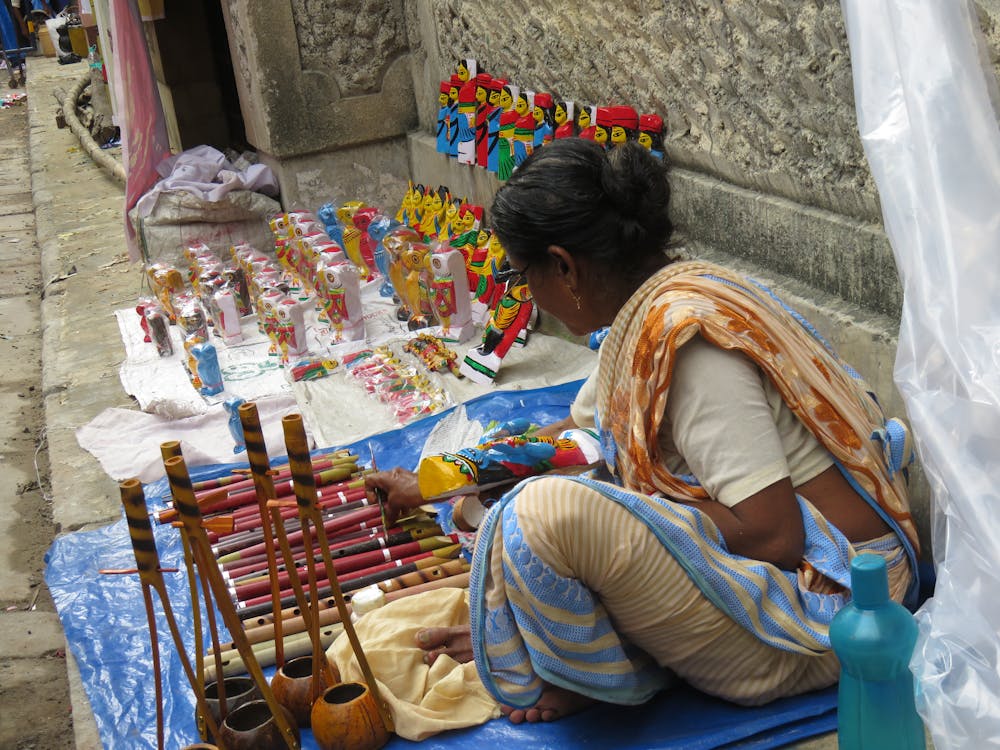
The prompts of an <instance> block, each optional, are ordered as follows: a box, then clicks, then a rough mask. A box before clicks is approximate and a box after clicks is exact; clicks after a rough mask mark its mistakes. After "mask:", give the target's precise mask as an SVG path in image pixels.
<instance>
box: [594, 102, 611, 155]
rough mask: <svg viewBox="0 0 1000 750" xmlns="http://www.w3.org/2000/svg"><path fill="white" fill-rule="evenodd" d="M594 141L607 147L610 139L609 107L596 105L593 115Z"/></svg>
mask: <svg viewBox="0 0 1000 750" xmlns="http://www.w3.org/2000/svg"><path fill="white" fill-rule="evenodd" d="M593 140H594V142H595V143H597V144H599V145H601V146H603V147H604V148H607V147H608V145H609V144H610V141H611V108H610V107H598V108H597V112H596V113H595V116H594V139H593Z"/></svg>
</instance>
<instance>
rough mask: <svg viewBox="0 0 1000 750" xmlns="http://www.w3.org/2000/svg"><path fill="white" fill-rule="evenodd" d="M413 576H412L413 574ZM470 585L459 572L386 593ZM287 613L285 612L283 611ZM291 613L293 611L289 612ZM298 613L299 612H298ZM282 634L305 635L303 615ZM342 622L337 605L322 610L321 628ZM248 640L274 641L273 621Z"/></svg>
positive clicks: (288, 620)
mask: <svg viewBox="0 0 1000 750" xmlns="http://www.w3.org/2000/svg"><path fill="white" fill-rule="evenodd" d="M411 575H412V574H411ZM468 585H469V573H468V572H467V571H466V572H457V573H454V574H452V575H447V576H444V577H439V578H434V579H431V580H427V581H423V582H421V583H419V584H417V585H415V586H409V587H406V588H397V589H393V590H392V591H390V592H388V593H386V596H385V599H386V601H387V602H389V601H395V600H396V599H402V598H403V597H406V596H412V595H413V594H419V593H421V592H424V591H431V590H433V589H439V588H456V589H464V588H468ZM283 611H285V610H283ZM287 611H288V612H291V611H292V610H287ZM296 611H297V610H296ZM283 619H284V621H283V623H282V626H281V627H282V632H283V633H284V634H285V636H286V637H287V636H288V635H290V634H293V633H303V632H305V630H306V627H307V625H306V622H305V618H304V617H302V615H296V616H289V617H285V618H283ZM338 622H340V611H339V610H338V609H337V608H336V605H333V606H330V607H326V608H323V609H320V612H319V624H320V626H321V627H325V626H327V625H333V624H335V623H338ZM246 636H247V640H248V641H250V643H262V642H264V641H270V640H274V637H275V636H274V623H273V621H268V622H266V623H264V624H262V625H257V626H255V627H251V628H247V630H246ZM233 648H235V646H233V644H232V642H230V643H223V644H222V649H223V651H227V650H231V649H233Z"/></svg>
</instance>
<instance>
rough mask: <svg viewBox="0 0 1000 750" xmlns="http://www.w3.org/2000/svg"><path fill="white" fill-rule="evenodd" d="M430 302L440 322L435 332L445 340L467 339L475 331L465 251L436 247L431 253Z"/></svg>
mask: <svg viewBox="0 0 1000 750" xmlns="http://www.w3.org/2000/svg"><path fill="white" fill-rule="evenodd" d="M430 264H431V274H432V281H431V289H430V296H431V303H432V306H433V309H434V314H435V316H436V317H437V319H438V323H440V325H439V326H438V328H437V329H436V330H435V335H436V336H438V337H439V338H442V339H444V340H446V341H457V342H463V341H467V340H468V339H469V338H471V337H472V334H473V333H474V332H475V326H474V325H473V323H472V309H471V307H470V305H469V279H468V277H467V276H466V266H465V259H464V258H463V257H462V253H460V252H459V251H457V250H452V249H451V248H448V249H444V248H443V247H441V248H437V249H435V250H434V252H432V253H431V257H430Z"/></svg>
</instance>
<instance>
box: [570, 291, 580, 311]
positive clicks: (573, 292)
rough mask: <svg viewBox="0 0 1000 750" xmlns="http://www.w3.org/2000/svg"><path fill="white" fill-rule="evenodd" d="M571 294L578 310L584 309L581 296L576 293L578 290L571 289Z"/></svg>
mask: <svg viewBox="0 0 1000 750" xmlns="http://www.w3.org/2000/svg"><path fill="white" fill-rule="evenodd" d="M569 293H570V294H572V295H573V301H574V302H576V309H577V310H582V309H583V308H582V307H581V306H580V295H579V294H577V293H576V289H570V290H569Z"/></svg>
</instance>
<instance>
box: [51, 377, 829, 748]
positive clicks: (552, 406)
mask: <svg viewBox="0 0 1000 750" xmlns="http://www.w3.org/2000/svg"><path fill="white" fill-rule="evenodd" d="M580 384H581V381H577V382H575V383H569V384H566V385H560V386H553V387H550V388H541V389H537V390H525V391H508V392H494V393H492V394H489V395H487V396H484V397H481V398H478V399H475V400H473V401H471V402H467V403H466V405H465V408H466V412H467V414H468V417H469V418H470V419H473V420H477V421H478V422H480V423H481V424H484V425H485V424H487V423H488V422H490V421H491V420H493V419H501V420H505V419H514V418H518V417H527V418H531V419H533V420H535V421H539V422H543V423H544V422H550V421H555V420H558V419H561V418H563V417H565V416H566V414H567V413H568V411H569V404H570V402H571V401H572V399H573V397H574V396H575V394H576V391H577V390H578V388H579V386H580ZM448 414H450V412H449V413H447V414H439V415H434V416H432V417H428V418H426V419H423V420H420V421H418V422H415V423H413V424H411V425H408V426H407V427H404V428H401V429H399V430H393V431H391V432H385V433H382V434H380V435H376V436H375V437H373V438H371V444H372V447H373V449H374V451H375V454H376V456H377V458H378V462H379V465H380V466H382V467H383V468H388V467H391V466H407V467H409V468H414V466H415V464H416V461H417V457H418V456H419V455H420V453H421V448H422V447H424V444H425V442H426V441H427V438H428V436H429V435H430V433H431V432H432V429H433V428H434V427H436V426H437V425H439V424H440V423H441V422H442V421H444V420H445V419H446V418H447V416H448ZM442 427H447V425H442ZM368 443H369V441H368V440H362V441H359V442H358V443H355V444H354V445H351V446H347V447H350V448H352V449H353V450H354V451H355V452H356V453H358V455H360V456H362V457H363V458H365V459H367V455H368ZM236 466H237V464H226V465H220V466H215V467H198V468H197V469H194V470H192V477H193V478H194V479H205V478H208V477H209V476H213V475H219V474H223V473H228V472H229V471H231V470H232V469H233V468H235V467H236ZM145 489H146V497H147V502H148V504H149V507H150V510H151V511H152V510H156V509H158V508H161V507H163V505H164V504H165V498H166V494H167V492H168V490H167V486H166V482H165V481H164V480H161V481H159V482H154V483H152V484H149V485H147V486H146V488H145ZM154 533H155V535H156V542H157V548H158V550H159V553H160V558H161V563H162V565H163V566H164V567H167V566H179V567H183V557H182V552H181V548H180V536H179V534H177V533H176V530H175V529H172V528H170V527H169V526H158V525H156V524H154ZM134 562H135V561H134V557H133V556H132V548H131V544H130V542H129V538H128V530H127V527H126V524H125V522H124V521H119V522H118V523H115V524H112V525H111V526H108V527H105V528H103V529H98V530H96V531H88V532H78V533H75V534H69V535H67V536H64V537H60V538H59V539H57V540H56V542H55V543H54V544H53V545H52V548H51V549H50V550H49V554H48V556H47V568H46V574H45V577H46V582H47V583H48V585H49V588H50V589H51V591H52V595H53V598H54V599H55V602H56V607H57V609H58V611H59V616H60V618H61V620H62V623H63V628H64V630H65V632H66V638H67V641H68V643H69V646H70V648H71V649H72V651H73V655H74V657H75V658H76V661H77V664H78V665H79V668H80V675H81V678H82V680H83V685H84V688H85V689H86V691H87V697H88V698H89V700H90V704H91V708H92V709H93V713H94V716H95V718H96V720H97V726H98V730H99V731H100V735H101V741H102V743H103V745H104V747H106V748H114V750H154V748H155V747H156V706H155V701H154V694H153V680H152V665H151V658H150V649H149V640H148V633H147V628H146V616H145V613H144V609H143V604H142V595H141V589H140V585H139V581H138V579H137V577H136V576H102V575H100V574H99V573H98V572H97V571H98V570H99V569H101V568H128V567H132V566H133V565H134ZM164 578H165V579H166V583H167V586H168V589H169V595H170V599H171V603H172V606H173V609H174V612H175V614H176V615H177V616H178V618H179V619H181V620H182V622H181V630H182V631H183V632H184V633H185V634H186V638H187V650H188V652H189V653H191V651H192V642H191V641H192V640H193V637H192V635H191V632H192V628H191V623H190V617H189V616H188V615H187V614H186V612H187V610H188V608H189V599H188V594H187V588H186V583H185V576H184V574H183V573H177V574H165V575H164ZM153 599H154V609H155V610H156V612H157V614H158V616H159V621H158V626H157V629H158V632H159V633H160V641H161V654H162V657H163V661H162V665H163V672H164V678H165V683H166V685H165V690H164V694H165V700H164V704H165V706H164V709H165V717H166V722H165V723H166V747H181V746H183V745H185V744H186V743H188V742H190V741H193V739H194V737H195V726H194V700H193V697H192V696H191V691H190V689H189V688H188V686H187V683H186V680H185V678H184V676H183V674H182V670H181V666H180V661H179V659H178V658H177V655H176V653H175V650H174V647H173V645H172V643H171V642H170V638H169V635H168V631H167V628H166V624H165V622H163V619H162V615H161V614H160V613H161V608H160V603H159V601H158V598H157V596H156V595H155V594H154V595H153ZM265 673H266V674H271V673H273V669H269V670H266V671H265ZM836 702H837V695H836V688H830V689H827V690H822V691H819V692H816V693H809V694H807V695H800V696H795V697H793V698H785V699H782V700H778V701H775V702H773V703H770V704H768V705H766V706H760V707H755V708H747V707H741V706H736V705H734V704H732V703H727V702H725V701H721V700H717V699H715V698H710V697H708V696H706V695H704V694H702V693H699V692H697V691H695V690H693V689H691V688H687V687H684V686H678V687H676V688H673V689H671V690H668V691H665V692H664V693H662V694H660V695H658V696H656V697H655V698H654V699H653V700H652V701H651V702H650V703H648V704H646V705H644V706H611V705H602V706H597V707H595V708H593V709H591V710H589V711H585V712H583V713H580V714H577V715H576V716H572V717H569V718H567V719H564V720H562V721H558V722H553V723H551V724H531V725H520V726H515V725H513V724H511V723H510V722H508V721H507V720H505V719H498V720H496V721H491V722H488V723H486V724H484V725H482V726H478V727H470V728H469V729H463V730H458V731H451V732H444V733H442V734H440V735H436V736H434V737H430V738H428V739H426V740H424V741H422V742H420V743H415V742H410V741H407V740H404V739H402V738H400V737H393V738H392V739H391V740H390V742H389V744H388V745H386V748H387V750H402V749H404V748H411V747H412V748H418V747H419V748H420V749H421V750H464V749H465V748H469V747H501V746H508V747H531V748H537V749H538V750H549V749H551V750H556V749H558V748H581V747H593V748H606V747H616V748H623V749H625V750H642V749H645V748H649V749H652V748H657V749H659V750H709V749H710V748H721V747H726V748H737V747H738V748H744V749H745V750H749V749H750V748H757V749H758V750H763V749H764V748H776V747H781V746H784V745H786V744H788V743H790V742H796V741H799V740H802V739H805V738H808V737H811V736H814V735H816V734H820V733H822V732H828V731H831V730H832V729H834V728H835V726H836V722H837V718H836V710H835V708H836ZM302 747H303V749H304V750H310V749H313V750H314V749H315V748H316V744H315V741H314V740H313V737H312V735H311V733H310V732H309V731H308V730H304V731H303V735H302Z"/></svg>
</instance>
